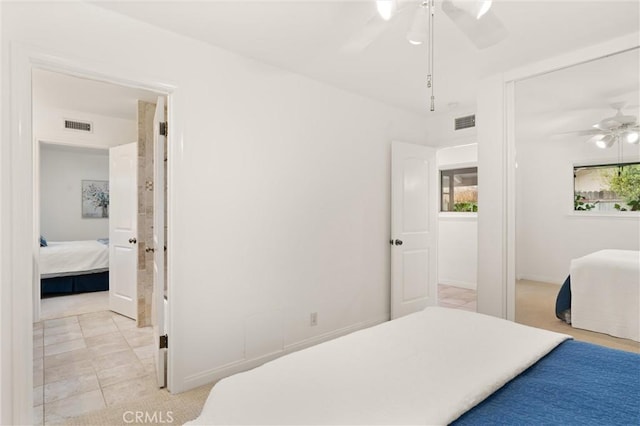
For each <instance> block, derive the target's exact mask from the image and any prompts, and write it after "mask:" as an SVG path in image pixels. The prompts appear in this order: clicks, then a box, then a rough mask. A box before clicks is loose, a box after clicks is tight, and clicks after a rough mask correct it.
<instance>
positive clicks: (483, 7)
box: [476, 0, 493, 19]
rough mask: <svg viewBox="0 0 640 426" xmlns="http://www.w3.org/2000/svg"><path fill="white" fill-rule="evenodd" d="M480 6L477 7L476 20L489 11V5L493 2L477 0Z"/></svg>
mask: <svg viewBox="0 0 640 426" xmlns="http://www.w3.org/2000/svg"><path fill="white" fill-rule="evenodd" d="M478 3H480V6H479V7H478V13H477V14H476V19H480V18H482V17H483V16H484V14H485V13H487V12H488V11H489V9H491V4H492V3H493V0H479V1H478Z"/></svg>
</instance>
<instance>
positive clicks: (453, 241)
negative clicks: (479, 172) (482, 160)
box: [437, 144, 480, 289]
mask: <svg viewBox="0 0 640 426" xmlns="http://www.w3.org/2000/svg"><path fill="white" fill-rule="evenodd" d="M477 161H478V145H477V144H469V145H461V146H456V147H449V148H442V149H439V150H438V152H437V162H438V168H439V169H441V170H444V169H452V168H457V167H474V166H477V164H478V163H477ZM478 188H480V182H478ZM477 275H478V217H477V214H476V213H458V212H440V213H439V215H438V282H439V283H440V284H447V285H454V286H457V287H464V288H470V289H475V288H476V281H477Z"/></svg>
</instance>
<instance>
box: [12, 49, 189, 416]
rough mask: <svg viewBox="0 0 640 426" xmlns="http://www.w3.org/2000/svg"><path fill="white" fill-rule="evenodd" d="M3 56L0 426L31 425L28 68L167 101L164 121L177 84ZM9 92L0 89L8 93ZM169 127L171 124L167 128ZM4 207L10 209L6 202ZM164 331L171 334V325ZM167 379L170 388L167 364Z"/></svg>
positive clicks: (32, 54)
mask: <svg viewBox="0 0 640 426" xmlns="http://www.w3.org/2000/svg"><path fill="white" fill-rule="evenodd" d="M6 58H7V56H3V58H2V59H3V64H2V65H3V67H2V68H3V70H4V72H6V70H7V69H9V70H10V73H9V77H8V78H6V79H5V80H4V81H7V82H8V83H9V84H8V87H9V88H10V90H9V94H10V96H7V97H4V96H3V97H2V102H3V104H2V108H3V109H4V108H8V109H9V111H5V113H4V115H3V116H2V124H3V127H2V132H3V133H2V138H3V139H2V140H3V143H2V144H0V158H1V159H2V163H1V168H0V172H1V178H2V179H1V184H0V185H1V186H0V188H1V190H2V198H1V199H2V202H3V204H2V205H1V210H0V221H1V223H0V230H1V231H2V239H0V253H1V254H2V256H0V273H1V275H0V277H1V279H2V281H1V282H0V294H1V296H2V298H1V299H0V301H1V303H2V306H1V308H2V309H0V312H1V315H2V318H1V321H0V324H1V327H2V328H1V329H0V332H1V333H2V334H1V335H0V338H1V339H2V342H3V344H2V350H1V354H0V356H1V358H0V359H1V362H2V371H3V373H2V376H1V379H2V382H1V385H2V387H1V389H0V390H1V397H2V398H1V400H0V402H1V405H0V414H1V416H0V420H1V422H2V424H32V416H33V409H32V406H33V357H32V354H33V324H32V320H33V318H34V312H33V306H34V288H35V286H39V279H37V278H38V274H37V265H36V262H35V258H36V254H37V251H38V250H39V243H38V241H37V240H38V236H39V233H38V228H39V226H38V221H37V218H38V213H37V212H36V209H35V208H34V206H35V205H37V204H36V202H37V200H36V199H35V197H36V193H37V191H36V190H35V189H36V188H35V186H34V185H35V182H34V181H35V179H34V176H35V165H36V161H37V157H36V156H37V149H36V146H37V144H38V141H37V140H36V139H34V138H33V134H32V133H33V131H32V115H31V111H32V93H31V75H32V69H33V68H42V69H46V70H49V71H56V72H61V73H65V74H68V75H72V76H77V77H82V78H90V79H94V80H100V81H104V82H109V83H114V84H119V85H123V86H127V87H135V88H139V89H147V90H151V91H154V92H157V93H160V94H165V95H168V96H169V111H170V116H169V117H170V118H169V120H171V107H172V105H171V96H170V94H171V93H172V92H174V91H175V90H176V89H177V86H176V85H172V84H168V83H156V80H155V78H154V77H150V76H143V75H133V74H129V71H128V70H126V68H122V67H123V66H122V65H120V64H104V63H100V64H96V63H91V62H87V61H85V60H82V59H80V58H70V57H68V56H64V55H61V54H57V53H54V52H50V51H43V50H40V49H38V48H35V47H33V46H27V45H24V44H22V43H16V42H12V43H11V44H10V49H9V55H8V60H9V63H8V64H6V63H5V62H4V61H5V60H6ZM6 65H8V66H6ZM123 70H124V71H123ZM150 82H153V83H150ZM6 87H7V86H3V88H5V89H6ZM7 99H10V101H8V100H7ZM9 102H10V103H9ZM173 127H174V126H172V125H171V123H170V125H169V129H172V128H173ZM170 137H171V135H170ZM169 173H170V172H169ZM7 201H8V206H7V205H6V204H5V203H6V202H7ZM167 209H168V217H169V218H170V217H171V211H172V208H171V205H170V203H169V202H168V203H167ZM169 220H170V219H169ZM170 232H171V227H169V233H170ZM169 262H170V260H169ZM168 269H169V276H168V277H167V280H168V285H169V288H170V289H171V278H170V274H171V270H172V268H171V265H170V263H169V265H168ZM28 283H31V285H29V284H28ZM168 326H169V328H171V324H169V325H168ZM168 377H169V384H171V377H172V375H171V358H169V374H168Z"/></svg>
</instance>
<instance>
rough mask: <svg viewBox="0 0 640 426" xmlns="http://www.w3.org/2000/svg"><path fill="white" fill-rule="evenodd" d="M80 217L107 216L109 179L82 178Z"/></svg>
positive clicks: (99, 217)
mask: <svg viewBox="0 0 640 426" xmlns="http://www.w3.org/2000/svg"><path fill="white" fill-rule="evenodd" d="M81 184H82V218H83V219H104V218H108V217H109V181H107V180H82V182H81Z"/></svg>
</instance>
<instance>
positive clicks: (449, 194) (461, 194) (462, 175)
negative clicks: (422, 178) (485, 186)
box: [440, 167, 478, 212]
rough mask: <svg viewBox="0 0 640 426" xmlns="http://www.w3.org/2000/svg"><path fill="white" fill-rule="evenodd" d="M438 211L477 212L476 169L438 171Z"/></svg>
mask: <svg viewBox="0 0 640 426" xmlns="http://www.w3.org/2000/svg"><path fill="white" fill-rule="evenodd" d="M440 211H442V212H477V211H478V168H477V167H467V168H464V169H451V170H440Z"/></svg>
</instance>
